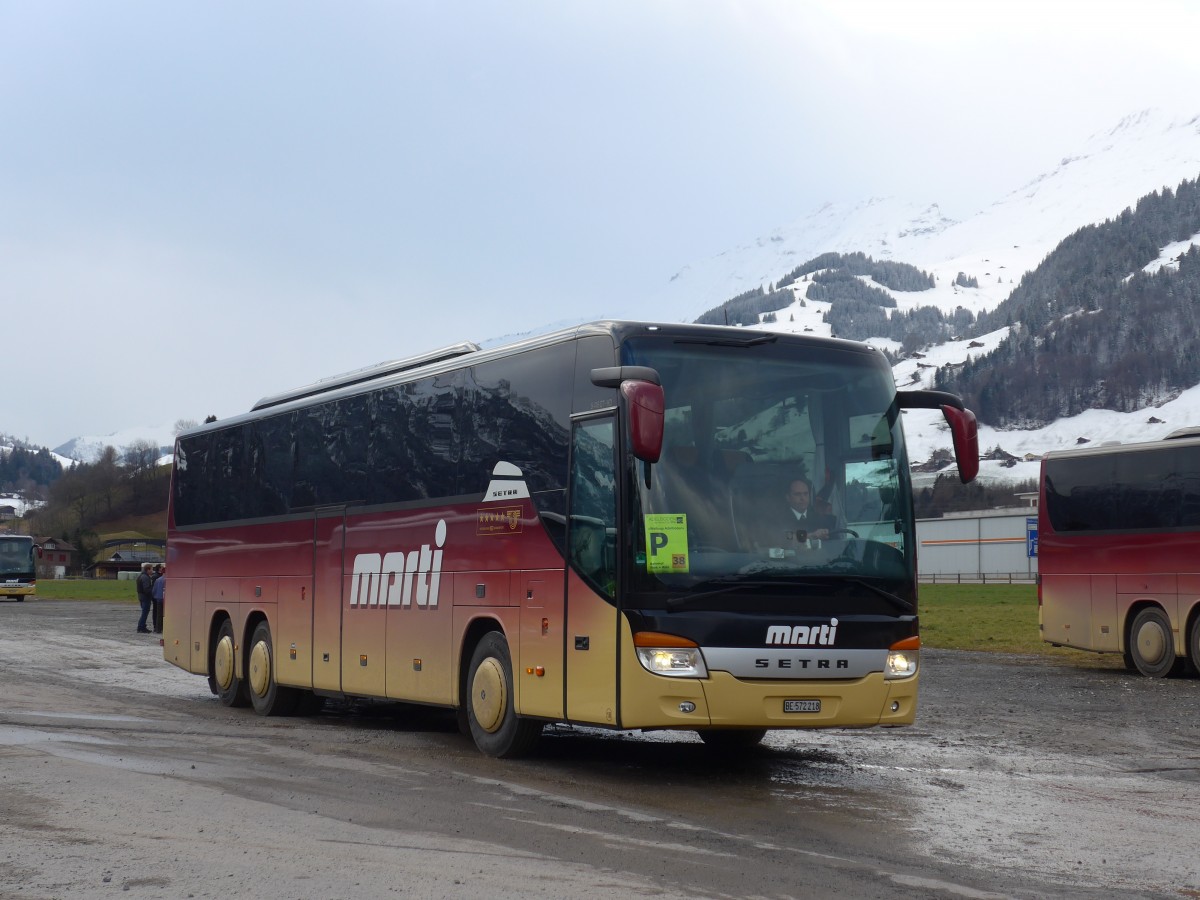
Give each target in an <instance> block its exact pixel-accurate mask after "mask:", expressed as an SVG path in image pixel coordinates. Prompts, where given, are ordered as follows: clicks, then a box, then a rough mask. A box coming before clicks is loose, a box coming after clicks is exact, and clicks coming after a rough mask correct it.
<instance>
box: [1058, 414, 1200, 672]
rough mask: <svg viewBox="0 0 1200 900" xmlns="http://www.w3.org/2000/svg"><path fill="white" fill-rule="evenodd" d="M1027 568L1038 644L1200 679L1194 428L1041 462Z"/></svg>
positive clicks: (1199, 462) (1198, 442) (1199, 443)
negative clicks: (1034, 585) (1033, 556)
mask: <svg viewBox="0 0 1200 900" xmlns="http://www.w3.org/2000/svg"><path fill="white" fill-rule="evenodd" d="M1038 571H1039V576H1038V619H1039V625H1040V628H1041V632H1042V639H1043V640H1044V641H1046V642H1048V643H1050V644H1053V645H1054V646H1062V647H1074V648H1077V649H1080V650H1093V651H1096V652H1099V653H1120V654H1122V655H1123V656H1124V658H1125V664H1126V666H1127V667H1128V668H1130V669H1131V670H1136V671H1138V672H1141V673H1142V674H1143V675H1146V676H1149V677H1151V678H1162V677H1165V676H1168V675H1177V674H1181V673H1183V672H1184V671H1185V670H1187V669H1188V668H1189V667H1190V669H1191V671H1192V672H1200V432H1196V431H1194V430H1189V431H1186V432H1181V433H1178V434H1177V435H1173V436H1171V437H1169V438H1167V439H1164V440H1161V441H1154V442H1148V443H1138V444H1124V445H1117V446H1111V447H1097V448H1095V449H1087V450H1069V451H1058V452H1053V453H1048V454H1046V457H1045V458H1044V459H1043V460H1042V472H1041V498H1040V508H1039V512H1038Z"/></svg>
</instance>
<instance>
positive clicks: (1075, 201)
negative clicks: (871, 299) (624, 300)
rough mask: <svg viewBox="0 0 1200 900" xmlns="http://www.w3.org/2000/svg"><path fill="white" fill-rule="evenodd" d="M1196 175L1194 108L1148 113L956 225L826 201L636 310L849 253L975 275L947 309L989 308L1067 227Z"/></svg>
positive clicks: (669, 310) (1198, 150) (709, 297)
mask: <svg viewBox="0 0 1200 900" xmlns="http://www.w3.org/2000/svg"><path fill="white" fill-rule="evenodd" d="M1197 176H1200V116H1196V117H1194V118H1192V119H1189V120H1186V121H1181V120H1176V119H1172V118H1170V117H1168V116H1166V115H1165V114H1163V113H1161V112H1158V111H1153V110H1146V111H1143V112H1140V113H1137V114H1136V115H1132V116H1129V117H1127V118H1125V119H1123V120H1122V121H1121V122H1120V123H1119V124H1117V125H1116V126H1115V127H1114V128H1112V129H1110V130H1109V131H1106V132H1102V133H1100V134H1097V135H1093V136H1092V137H1091V138H1090V139H1089V140H1088V142H1087V143H1086V144H1085V146H1083V147H1082V148H1080V149H1079V150H1078V151H1077V152H1075V153H1073V154H1071V155H1069V156H1066V157H1063V158H1062V159H1061V160H1060V161H1059V162H1058V164H1057V165H1056V166H1054V168H1052V169H1050V170H1049V171H1048V172H1046V173H1045V174H1043V175H1041V176H1039V177H1037V178H1035V179H1034V180H1033V181H1031V182H1029V183H1028V184H1026V185H1024V186H1023V187H1020V188H1018V189H1017V190H1014V191H1012V192H1011V193H1009V194H1008V195H1007V196H1005V197H1003V198H1001V199H1000V200H997V201H996V202H995V203H993V204H992V205H991V206H989V207H987V208H986V209H983V210H980V211H979V212H978V213H976V214H975V215H973V216H971V217H969V218H967V219H965V220H963V221H961V222H955V221H951V220H949V219H947V218H945V217H944V216H943V215H942V213H941V211H940V209H939V208H938V207H937V205H929V204H923V205H916V204H911V203H906V202H903V201H900V200H896V199H894V198H888V199H872V200H868V201H865V202H863V203H860V204H855V205H850V206H846V205H836V204H830V205H826V206H824V207H822V208H821V209H818V210H816V211H815V212H813V213H810V214H809V215H807V216H804V217H803V218H801V219H800V220H798V221H796V222H794V223H792V224H791V225H789V226H786V227H782V228H778V229H776V230H775V231H773V232H771V233H770V234H768V235H766V236H765V237H762V238H759V239H758V240H756V241H754V242H753V243H750V244H746V245H743V246H741V247H736V248H734V249H732V250H729V251H727V252H725V253H721V254H719V255H717V256H715V257H712V258H710V259H708V260H704V261H702V262H699V263H696V264H693V265H690V266H687V267H685V268H684V269H682V270H680V271H679V272H677V273H676V274H675V275H674V276H673V277H672V279H671V281H670V283H669V284H668V285H667V286H666V288H665V289H664V290H663V291H661V292H660V294H659V295H657V296H656V297H655V298H654V300H653V302H651V303H648V304H646V305H645V306H643V307H642V315H643V316H645V315H654V316H655V317H657V318H659V319H664V320H666V321H693V320H694V319H695V318H696V317H697V316H699V315H700V314H701V313H703V312H705V311H706V310H708V309H711V308H713V307H714V306H718V305H720V304H721V303H724V302H725V301H726V300H728V299H730V298H731V297H734V296H736V295H738V294H740V293H743V292H745V291H748V290H751V289H754V288H757V287H761V286H765V285H768V284H771V283H773V282H776V281H778V280H779V279H780V278H782V277H783V276H784V275H786V274H787V273H788V272H790V271H791V270H792V269H794V268H795V267H796V266H798V265H800V264H801V263H803V262H806V261H807V260H809V259H812V258H813V257H815V256H817V255H818V254H821V253H826V252H839V253H850V252H854V251H861V252H863V253H866V254H867V255H869V256H873V257H875V258H876V259H892V260H896V261H898V262H906V263H910V264H912V265H914V266H916V267H917V268H919V269H923V270H925V271H929V272H932V273H933V274H934V275H935V276H936V277H937V279H938V283H939V285H949V284H950V283H951V282H952V281H953V280H954V277H955V276H956V275H957V274H958V273H959V272H964V273H965V274H967V275H968V276H974V277H976V278H978V280H979V289H978V291H973V292H972V291H966V292H962V293H960V294H959V295H955V296H954V297H953V298H952V299H953V302H952V303H951V305H950V307H949V308H950V309H953V307H954V306H955V305H957V304H959V303H961V304H962V305H963V306H965V307H967V308H968V309H970V310H971V311H972V312H978V311H979V310H980V309H991V308H992V307H994V306H995V305H996V304H997V303H999V302H1000V301H1001V300H1003V299H1004V298H1005V297H1007V296H1008V295H1009V294H1010V293H1011V292H1012V290H1013V288H1015V287H1016V285H1017V282H1019V281H1020V279H1021V276H1022V275H1023V274H1024V273H1025V272H1027V271H1029V270H1031V269H1034V268H1036V267H1037V265H1038V264H1039V263H1041V261H1042V260H1043V259H1045V257H1046V255H1047V254H1048V253H1049V252H1050V251H1051V250H1053V249H1054V248H1055V247H1056V246H1057V245H1058V243H1059V242H1060V241H1061V240H1062V239H1063V238H1065V237H1067V236H1068V235H1070V234H1071V233H1072V232H1074V231H1077V230H1078V229H1079V228H1082V227H1083V226H1085V225H1089V224H1092V223H1096V222H1102V221H1104V220H1105V219H1110V218H1113V217H1115V216H1117V215H1119V214H1120V213H1121V211H1122V210H1123V209H1125V207H1127V206H1132V205H1133V204H1134V203H1136V202H1137V200H1138V199H1139V198H1140V197H1142V196H1144V195H1146V194H1148V193H1151V192H1153V191H1156V190H1160V189H1161V188H1163V187H1171V188H1174V187H1175V186H1176V185H1178V184H1179V182H1181V181H1183V180H1185V179H1192V178H1196V177H1197ZM919 296H922V297H925V296H927V295H925V294H922V295H919ZM947 299H948V298H946V297H944V296H943V297H942V298H938V299H935V300H934V301H933V302H932V303H931V304H930V305H942V304H943V303H944V302H946V300H947ZM943 308H945V307H943Z"/></svg>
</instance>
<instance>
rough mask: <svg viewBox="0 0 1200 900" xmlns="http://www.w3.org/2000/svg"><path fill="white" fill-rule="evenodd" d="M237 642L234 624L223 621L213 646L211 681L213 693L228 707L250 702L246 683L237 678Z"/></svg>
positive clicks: (210, 667)
mask: <svg viewBox="0 0 1200 900" xmlns="http://www.w3.org/2000/svg"><path fill="white" fill-rule="evenodd" d="M236 657H237V642H236V641H234V639H233V623H232V622H230V621H229V620H228V619H222V620H221V627H220V628H219V629H218V630H217V642H216V643H215V644H214V645H213V650H212V663H211V664H210V666H209V671H210V672H212V676H211V677H210V679H209V681H210V683H211V686H212V688H213V693H215V694H216V695H217V698H218V699H219V700H220V701H221V702H222V703H223V704H225V705H226V706H245V705H246V704H247V703H249V702H250V700H249V698H248V697H247V696H246V683H245V682H244V681H242V679H240V678H238V677H237V668H236V666H235V663H236V661H237V659H236Z"/></svg>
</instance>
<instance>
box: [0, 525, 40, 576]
mask: <svg viewBox="0 0 1200 900" xmlns="http://www.w3.org/2000/svg"><path fill="white" fill-rule="evenodd" d="M33 573H34V558H33V538H30V537H9V536H3V535H0V575H5V576H8V577H12V576H14V575H24V576H32V575H33Z"/></svg>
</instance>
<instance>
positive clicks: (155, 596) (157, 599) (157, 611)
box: [150, 566, 167, 634]
mask: <svg viewBox="0 0 1200 900" xmlns="http://www.w3.org/2000/svg"><path fill="white" fill-rule="evenodd" d="M154 571H155V572H156V573H157V575H155V578H154V584H153V585H151V586H150V599H151V600H152V601H153V602H154V615H153V617H152V621H153V623H154V633H155V634H162V629H163V597H164V596H165V594H166V590H167V567H166V566H155V567H154Z"/></svg>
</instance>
